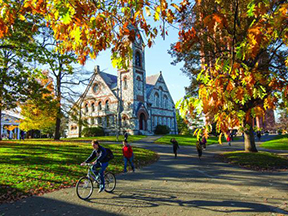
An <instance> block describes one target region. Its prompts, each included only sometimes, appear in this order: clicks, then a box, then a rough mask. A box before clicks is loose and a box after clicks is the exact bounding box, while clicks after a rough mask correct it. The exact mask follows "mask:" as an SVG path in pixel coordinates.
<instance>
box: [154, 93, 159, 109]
mask: <svg viewBox="0 0 288 216" xmlns="http://www.w3.org/2000/svg"><path fill="white" fill-rule="evenodd" d="M154 97H155V106H156V107H159V94H158V93H157V92H156V93H155V96H154Z"/></svg>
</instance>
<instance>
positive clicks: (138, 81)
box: [136, 76, 142, 90]
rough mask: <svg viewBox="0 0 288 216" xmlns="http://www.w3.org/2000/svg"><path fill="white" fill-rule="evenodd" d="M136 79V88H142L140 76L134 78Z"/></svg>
mask: <svg viewBox="0 0 288 216" xmlns="http://www.w3.org/2000/svg"><path fill="white" fill-rule="evenodd" d="M136 80H137V84H136V85H137V88H138V90H142V80H141V77H140V76H137V78H136Z"/></svg>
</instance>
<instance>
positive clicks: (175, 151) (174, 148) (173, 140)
mask: <svg viewBox="0 0 288 216" xmlns="http://www.w3.org/2000/svg"><path fill="white" fill-rule="evenodd" d="M170 142H171V143H172V145H173V152H174V155H175V158H177V151H178V149H179V148H180V147H179V144H178V142H177V141H176V139H175V138H172V139H171V140H170Z"/></svg>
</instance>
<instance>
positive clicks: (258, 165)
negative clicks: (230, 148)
mask: <svg viewBox="0 0 288 216" xmlns="http://www.w3.org/2000/svg"><path fill="white" fill-rule="evenodd" d="M219 157H220V159H221V160H222V161H225V162H228V163H231V164H235V165H238V166H241V167H245V168H248V169H252V170H257V171H259V170H260V171H274V170H281V169H287V168H288V159H287V158H285V157H281V156H279V155H277V154H273V153H270V152H257V153H250V152H244V151H235V152H228V153H223V154H221V155H219Z"/></svg>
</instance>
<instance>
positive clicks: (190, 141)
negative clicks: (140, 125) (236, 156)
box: [155, 135, 226, 146]
mask: <svg viewBox="0 0 288 216" xmlns="http://www.w3.org/2000/svg"><path fill="white" fill-rule="evenodd" d="M172 138H175V139H176V140H177V142H178V143H179V145H180V146H181V145H194V146H195V145H196V136H191V135H165V136H163V137H161V138H160V139H158V140H156V141H155V143H161V144H171V143H170V139H172ZM218 139H219V138H218V137H209V138H208V139H207V145H211V144H217V143H218ZM222 142H226V141H225V139H224V138H222Z"/></svg>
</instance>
